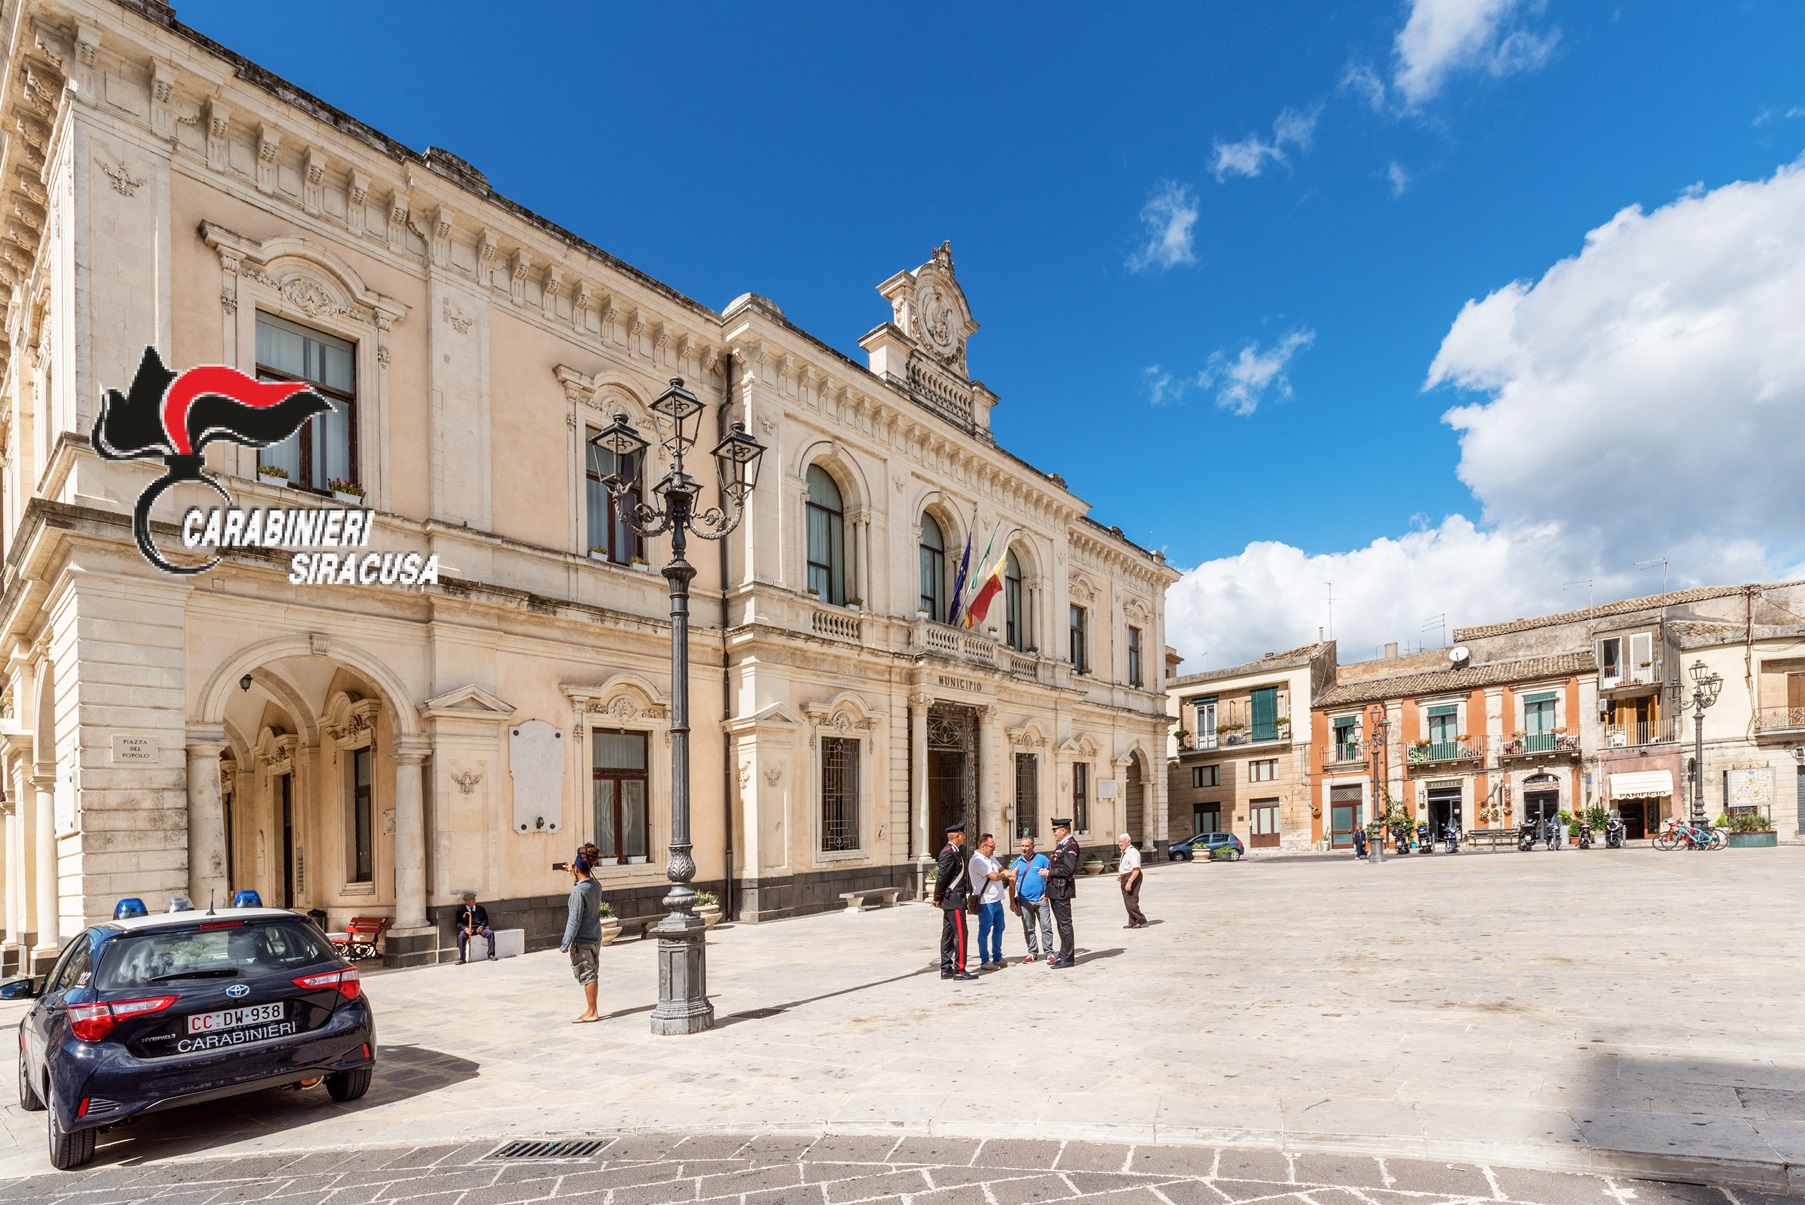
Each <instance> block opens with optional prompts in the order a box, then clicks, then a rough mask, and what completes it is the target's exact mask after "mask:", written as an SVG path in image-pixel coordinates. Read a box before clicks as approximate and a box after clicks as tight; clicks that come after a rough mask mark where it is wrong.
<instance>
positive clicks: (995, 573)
mask: <svg viewBox="0 0 1805 1205" xmlns="http://www.w3.org/2000/svg"><path fill="white" fill-rule="evenodd" d="M1008 558H1009V550H1008V549H1006V548H1005V549H1004V550H1003V555H1002V556H1000V557H998V558H997V563H996V564H994V565H992V566H991V567H990V572H989V573H986V574H985V575H984V576H983V577H982V578H980V579H979V580H978V590H977V593H976V594H973V595H972V596H971V602H970V603H969V604H968V605H967V606H966V608H965V626H966V627H968V628H975V627H977V626H978V625H979V624H981V623H983V622H984V616H985V615H986V614H987V613H988V612H989V611H990V604H991V602H992V601H994V600H995V598H996V596H997V595H998V594H1000V593H1002V590H1003V562H1004V561H1006V560H1008Z"/></svg>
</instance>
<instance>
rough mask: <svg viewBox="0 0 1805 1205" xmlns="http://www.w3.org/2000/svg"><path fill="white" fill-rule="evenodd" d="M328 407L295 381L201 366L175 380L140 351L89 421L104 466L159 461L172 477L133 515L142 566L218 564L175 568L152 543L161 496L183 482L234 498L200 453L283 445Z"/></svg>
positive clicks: (150, 350)
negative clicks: (134, 369) (133, 368)
mask: <svg viewBox="0 0 1805 1205" xmlns="http://www.w3.org/2000/svg"><path fill="white" fill-rule="evenodd" d="M330 409H332V403H330V402H328V401H327V400H326V399H325V398H323V397H321V396H320V395H319V394H317V393H315V392H314V391H313V390H311V389H309V388H308V387H307V386H306V385H301V384H296V383H294V382H292V381H273V382H268V383H265V382H263V381H258V380H255V379H254V378H252V377H248V376H246V375H245V374H244V373H242V372H239V371H238V370H237V369H236V368H227V367H225V366H224V365H220V364H201V365H198V366H196V367H194V368H190V369H188V370H186V371H184V372H180V373H174V372H171V371H169V369H167V368H165V367H164V366H163V359H162V357H161V356H159V355H157V349H156V348H154V347H147V348H145V349H144V359H143V360H142V361H140V362H139V364H138V375H137V376H136V377H133V378H132V387H131V390H130V391H129V392H127V393H123V394H122V393H120V392H119V391H118V390H117V389H109V390H107V391H106V393H105V394H104V395H103V396H102V398H101V403H100V417H99V418H98V419H96V420H94V433H93V436H92V442H93V444H94V451H95V452H96V453H98V454H99V455H100V456H101V457H102V458H103V459H106V460H148V459H150V458H152V457H156V456H160V457H162V458H163V463H164V464H165V465H167V466H168V467H169V471H168V472H167V473H164V474H163V476H161V477H159V478H157V479H156V480H155V481H153V482H151V483H150V485H149V487H148V488H146V489H145V491H144V493H143V494H141V495H139V497H138V505H137V508H136V509H135V510H133V511H132V534H133V535H135V536H136V537H137V538H138V549H139V551H141V552H142V553H144V558H145V559H146V560H148V561H149V562H150V563H151V564H153V565H155V566H156V567H157V568H159V569H161V570H163V571H164V572H166V573H200V572H201V571H203V570H206V569H211V568H212V567H213V566H214V565H215V564H217V563H218V560H219V558H218V557H215V558H214V559H213V560H211V561H208V562H207V563H206V564H204V565H172V564H170V563H169V562H168V561H166V560H165V559H163V554H162V553H160V552H158V551H157V548H156V546H155V545H154V544H152V543H151V540H150V508H151V506H152V505H153V504H154V503H155V502H156V500H157V499H158V498H159V497H161V496H162V494H163V491H165V490H167V489H169V488H170V487H171V486H173V485H176V484H177V483H178V482H183V481H198V482H201V483H202V484H204V485H207V486H210V487H211V488H212V489H213V491H214V492H215V493H217V494H218V495H219V496H220V497H221V498H223V499H225V501H226V503H227V505H230V504H231V501H232V496H231V495H230V494H228V493H226V491H225V489H224V487H222V486H221V485H220V484H219V482H217V481H215V480H213V478H211V477H209V476H208V475H207V474H206V472H205V471H203V468H202V466H203V464H204V463H205V459H206V458H205V457H203V456H202V455H201V449H202V448H205V447H206V446H207V445H208V444H210V443H212V442H213V441H215V440H220V439H223V440H228V441H230V442H231V443H235V444H242V445H243V446H245V447H247V448H267V447H268V446H269V445H271V444H273V443H280V442H281V441H282V440H285V439H287V438H288V437H289V436H291V435H293V434H294V433H295V432H296V431H299V430H300V429H301V424H302V423H305V422H306V421H307V420H308V419H310V418H312V417H313V416H314V415H316V414H321V413H324V412H325V411H328V410H330Z"/></svg>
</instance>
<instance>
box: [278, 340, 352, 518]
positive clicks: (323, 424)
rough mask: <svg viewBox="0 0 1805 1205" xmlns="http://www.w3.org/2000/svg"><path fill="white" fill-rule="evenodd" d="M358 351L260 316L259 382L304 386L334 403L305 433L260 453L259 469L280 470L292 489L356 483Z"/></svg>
mask: <svg viewBox="0 0 1805 1205" xmlns="http://www.w3.org/2000/svg"><path fill="white" fill-rule="evenodd" d="M356 352H357V345H356V344H355V343H351V342H349V341H347V340H344V339H339V338H336V337H334V336H332V335H327V334H323V333H321V332H319V331H316V330H309V329H308V328H307V327H304V326H299V325H297V324H295V323H293V322H288V321H285V320H284V319H281V318H276V317H273V316H271V315H269V314H258V315H257V379H258V380H260V381H302V382H305V383H306V384H307V385H308V387H309V388H311V389H312V390H313V391H314V392H315V393H317V394H319V395H320V396H321V397H323V398H325V399H326V400H327V401H328V402H330V403H331V405H332V409H331V410H330V411H329V412H327V413H325V414H316V415H314V416H313V417H312V418H310V419H308V420H307V421H306V422H305V423H304V424H302V426H301V429H300V430H299V431H297V432H295V434H293V435H291V436H289V437H288V438H287V439H285V440H283V441H282V442H281V443H278V444H271V445H270V446H269V447H267V448H264V449H262V450H261V451H259V452H258V453H257V463H258V465H260V466H271V467H277V468H281V469H284V470H286V471H287V473H288V482H289V485H290V486H292V487H297V488H300V489H306V490H312V491H314V492H315V493H321V494H324V493H328V492H330V487H331V483H332V482H333V481H349V482H356V481H357V480H358V479H359V474H358V469H357V356H356Z"/></svg>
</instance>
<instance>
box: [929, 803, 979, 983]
mask: <svg viewBox="0 0 1805 1205" xmlns="http://www.w3.org/2000/svg"><path fill="white" fill-rule="evenodd" d="M964 845H965V826H964V825H962V824H949V825H947V826H946V844H945V845H944V846H943V847H942V848H941V850H940V865H939V868H938V869H937V870H936V871H935V873H934V907H936V908H938V909H940V977H941V978H942V979H976V978H977V976H976V975H974V974H972V973H971V972H970V971H968V970H966V969H965V902H966V900H967V899H969V898H970V895H971V881H970V880H969V879H968V878H967V877H966V872H965V855H964V854H963V853H961V852H960V850H961V849H962V848H963V847H964Z"/></svg>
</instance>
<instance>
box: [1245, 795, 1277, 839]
mask: <svg viewBox="0 0 1805 1205" xmlns="http://www.w3.org/2000/svg"><path fill="white" fill-rule="evenodd" d="M1252 808H1253V813H1252V818H1251V822H1250V824H1249V826H1248V827H1249V833H1248V842H1247V843H1248V844H1249V845H1251V846H1252V847H1253V848H1255V849H1276V848H1277V847H1278V843H1279V801H1278V800H1276V799H1256V800H1254V801H1253V803H1252Z"/></svg>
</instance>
